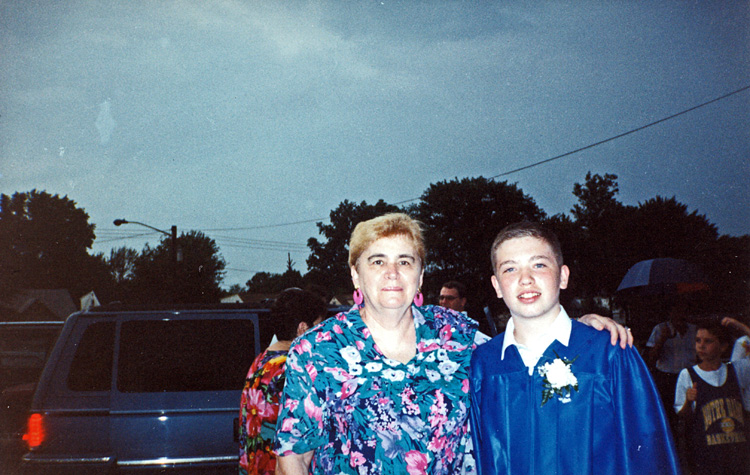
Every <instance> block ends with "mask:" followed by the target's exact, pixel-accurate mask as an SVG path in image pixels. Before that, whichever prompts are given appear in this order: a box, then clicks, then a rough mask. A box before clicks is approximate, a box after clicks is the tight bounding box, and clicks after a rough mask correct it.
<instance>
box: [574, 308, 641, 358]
mask: <svg viewBox="0 0 750 475" xmlns="http://www.w3.org/2000/svg"><path fill="white" fill-rule="evenodd" d="M578 321H579V322H581V323H583V324H585V325H588V326H590V327H592V328H595V329H596V330H600V331H601V330H609V334H610V342H611V343H612V345H616V344H617V342H618V341H619V342H620V348H622V349H625V348H626V347H628V346H631V347H632V346H633V333H632V332H631V331H630V328H628V327H626V326H623V325H620V324H619V323H617V322H616V321H614V320H612V319H611V318H609V317H603V316H601V315H597V314H595V313H588V314H586V315H584V316H582V317H581V318H579V319H578Z"/></svg>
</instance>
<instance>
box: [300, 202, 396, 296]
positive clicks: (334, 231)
mask: <svg viewBox="0 0 750 475" xmlns="http://www.w3.org/2000/svg"><path fill="white" fill-rule="evenodd" d="M396 211H400V210H399V208H398V207H397V206H394V205H389V204H388V203H386V202H385V201H383V200H379V201H378V202H377V203H375V204H374V205H369V204H367V203H366V202H364V201H363V202H361V203H360V204H355V203H352V202H350V201H347V200H344V201H343V202H342V203H340V204H339V206H338V207H337V208H336V209H335V210H333V211H331V213H330V224H323V223H317V226H318V231H319V232H320V234H321V235H322V236H324V237H325V239H326V240H325V241H319V240H318V239H316V238H310V239H309V240H308V241H307V246H308V247H309V248H310V256H309V257H308V258H307V267H308V269H309V272H308V273H307V274H306V276H305V277H306V279H305V281H306V282H308V283H316V284H320V285H323V286H325V287H326V288H327V289H329V290H330V291H331V292H333V293H338V292H344V291H348V290H351V288H352V283H351V276H350V273H349V264H348V260H349V237H350V236H351V234H352V231H354V227H355V226H356V225H357V224H358V223H360V222H361V221H366V220H368V219H372V218H375V217H377V216H380V215H383V214H385V213H389V212H396Z"/></svg>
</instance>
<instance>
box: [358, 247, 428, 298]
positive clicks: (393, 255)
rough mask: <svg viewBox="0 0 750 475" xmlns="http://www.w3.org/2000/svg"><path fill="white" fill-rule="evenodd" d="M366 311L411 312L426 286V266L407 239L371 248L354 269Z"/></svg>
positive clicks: (363, 254) (360, 257) (368, 248)
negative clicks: (414, 302) (405, 310)
mask: <svg viewBox="0 0 750 475" xmlns="http://www.w3.org/2000/svg"><path fill="white" fill-rule="evenodd" d="M351 271H352V282H353V283H354V286H355V287H359V288H360V290H362V294H363V295H364V298H365V307H366V308H368V309H372V310H374V311H383V310H391V309H401V308H407V307H409V306H410V305H411V303H412V301H413V300H414V296H415V295H416V293H417V290H418V289H419V288H420V287H421V286H422V277H423V272H422V262H420V260H419V255H418V254H417V250H416V248H415V247H414V244H413V243H412V241H411V239H409V238H407V237H406V236H400V235H399V236H390V237H384V238H380V239H378V240H377V241H375V242H373V243H372V244H370V246H369V247H367V249H365V251H364V252H363V253H362V254H361V255H360V256H359V259H357V263H356V264H355V266H354V267H352V269H351Z"/></svg>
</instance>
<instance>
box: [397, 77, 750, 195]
mask: <svg viewBox="0 0 750 475" xmlns="http://www.w3.org/2000/svg"><path fill="white" fill-rule="evenodd" d="M748 89H750V85H748V86H745V87H741V88H739V89H737V90H736V91H732V92H730V93H727V94H724V95H723V96H719V97H717V98H714V99H711V100H710V101H706V102H704V103H702V104H698V105H697V106H693V107H691V108H689V109H685V110H683V111H680V112H677V113H676V114H672V115H670V116H667V117H664V118H662V119H659V120H655V121H654V122H650V123H648V124H646V125H642V126H640V127H636V128H635V129H631V130H628V131H627V132H623V133H621V134H617V135H614V136H612V137H609V138H606V139H604V140H600V141H598V142H594V143H592V144H589V145H586V146H585V147H581V148H577V149H575V150H571V151H570V152H565V153H563V154H561V155H557V156H554V157H552V158H547V159H545V160H540V161H538V162H535V163H532V164H530V165H526V166H523V167H520V168H515V169H513V170H510V171H507V172H503V173H500V174H497V175H494V176H491V177H489V178H488V179H489V180H494V179H496V178H500V177H501V176H507V175H511V174H513V173H517V172H520V171H523V170H528V169H529V168H534V167H538V166H539V165H543V164H545V163H550V162H553V161H555V160H559V159H561V158H565V157H568V156H570V155H573V154H575V153H578V152H582V151H584V150H588V149H590V148H594V147H597V146H599V145H602V144H605V143H607V142H612V141H613V140H617V139H619V138H622V137H625V136H626V135H630V134H634V133H636V132H640V131H641V130H644V129H647V128H649V127H653V126H655V125H657V124H660V123H662V122H666V121H668V120H671V119H674V118H675V117H679V116H681V115H683V114H687V113H688V112H692V111H694V110H696V109H700V108H701V107H705V106H707V105H709V104H713V103H714V102H718V101H720V100H722V99H726V98H727V97H730V96H733V95H735V94H739V93H741V92H744V91H747V90H748ZM418 199H419V198H411V199H408V200H404V201H399V202H398V203H393V204H394V205H397V206H398V205H402V204H405V203H411V202H412V201H417V200H418Z"/></svg>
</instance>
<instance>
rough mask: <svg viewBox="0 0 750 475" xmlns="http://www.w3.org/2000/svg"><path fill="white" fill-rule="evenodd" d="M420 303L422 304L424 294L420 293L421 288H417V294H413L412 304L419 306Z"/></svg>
mask: <svg viewBox="0 0 750 475" xmlns="http://www.w3.org/2000/svg"><path fill="white" fill-rule="evenodd" d="M422 304H424V294H422V289H417V295H415V296H414V305H416V306H417V307H421V306H422Z"/></svg>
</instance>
